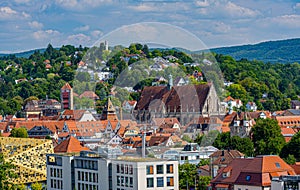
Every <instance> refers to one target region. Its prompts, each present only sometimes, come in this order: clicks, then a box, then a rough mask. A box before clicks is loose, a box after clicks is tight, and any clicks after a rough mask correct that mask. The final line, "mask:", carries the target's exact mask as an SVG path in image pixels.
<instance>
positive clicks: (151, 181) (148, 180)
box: [147, 177, 154, 187]
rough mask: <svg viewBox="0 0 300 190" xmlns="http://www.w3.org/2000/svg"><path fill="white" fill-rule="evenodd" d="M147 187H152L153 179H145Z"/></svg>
mask: <svg viewBox="0 0 300 190" xmlns="http://www.w3.org/2000/svg"><path fill="white" fill-rule="evenodd" d="M147 187H154V183H153V177H149V178H147Z"/></svg>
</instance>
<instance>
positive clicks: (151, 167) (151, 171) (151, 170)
mask: <svg viewBox="0 0 300 190" xmlns="http://www.w3.org/2000/svg"><path fill="white" fill-rule="evenodd" d="M149 174H153V166H147V175H149Z"/></svg>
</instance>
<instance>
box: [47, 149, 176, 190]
mask: <svg viewBox="0 0 300 190" xmlns="http://www.w3.org/2000/svg"><path fill="white" fill-rule="evenodd" d="M103 153H104V154H106V153H105V152H102V153H100V152H99V153H96V152H90V151H82V152H80V154H79V155H75V156H74V155H67V154H49V155H47V174H48V176H49V178H48V179H47V189H50V190H54V189H66V190H69V189H74V188H75V189H77V190H94V189H95V190H121V189H122V190H123V189H124V190H139V189H149V190H168V189H169V190H171V189H172V190H178V189H179V184H178V183H179V179H178V162H177V161H168V160H162V159H155V158H141V157H124V156H119V157H111V156H113V155H111V156H108V155H107V154H106V156H104V154H103ZM70 187H71V188H70Z"/></svg>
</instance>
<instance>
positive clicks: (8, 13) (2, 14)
mask: <svg viewBox="0 0 300 190" xmlns="http://www.w3.org/2000/svg"><path fill="white" fill-rule="evenodd" d="M17 15H18V12H17V11H15V10H13V9H11V8H10V7H0V19H9V18H13V17H16V16H17Z"/></svg>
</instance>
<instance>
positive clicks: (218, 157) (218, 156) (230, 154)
mask: <svg viewBox="0 0 300 190" xmlns="http://www.w3.org/2000/svg"><path fill="white" fill-rule="evenodd" d="M209 158H210V161H211V165H210V171H211V175H212V177H216V176H217V174H218V171H219V170H220V169H221V168H224V167H227V166H228V165H229V164H230V163H231V162H232V161H233V160H234V159H235V158H244V154H243V153H241V152H239V151H238V150H218V151H215V152H214V153H212V154H211V155H210V156H209Z"/></svg>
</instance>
